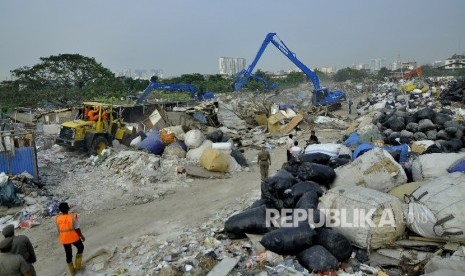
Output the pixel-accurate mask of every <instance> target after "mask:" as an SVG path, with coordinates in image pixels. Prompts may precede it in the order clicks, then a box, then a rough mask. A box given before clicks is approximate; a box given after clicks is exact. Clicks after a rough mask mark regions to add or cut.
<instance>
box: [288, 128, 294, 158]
mask: <svg viewBox="0 0 465 276" xmlns="http://www.w3.org/2000/svg"><path fill="white" fill-rule="evenodd" d="M293 138H294V135H292V134H289V136H288V137H287V140H286V156H287V161H289V160H291V158H292V153H291V148H292V147H293V146H294V139H293Z"/></svg>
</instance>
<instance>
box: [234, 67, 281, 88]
mask: <svg viewBox="0 0 465 276" xmlns="http://www.w3.org/2000/svg"><path fill="white" fill-rule="evenodd" d="M245 73H246V70H245V69H244V70H242V71H240V72H239V73H237V74H236V77H235V78H234V83H235V84H234V86H235V88H236V84H237V82H238V81H239V80H240V79H242V78H243V77H244V75H245ZM249 77H250V78H253V79H255V80H257V81H259V82H261V83H262V84H263V86H264V89H265V90H273V89H276V88H278V84H277V83H276V82H269V81H267V80H266V79H265V78H263V77H261V76H259V75H256V74H252V73H251V74H250V75H249ZM244 84H245V83H244ZM239 89H240V88H239ZM239 89H237V88H236V91H237V90H239Z"/></svg>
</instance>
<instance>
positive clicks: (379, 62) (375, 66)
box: [370, 58, 386, 72]
mask: <svg viewBox="0 0 465 276" xmlns="http://www.w3.org/2000/svg"><path fill="white" fill-rule="evenodd" d="M385 66H386V59H383V58H375V59H372V60H371V64H370V69H371V71H372V72H378V71H379V70H381V68H383V67H385Z"/></svg>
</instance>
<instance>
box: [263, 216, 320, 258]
mask: <svg viewBox="0 0 465 276" xmlns="http://www.w3.org/2000/svg"><path fill="white" fill-rule="evenodd" d="M315 234H316V232H315V231H314V230H312V229H311V228H310V226H309V225H308V223H302V224H300V225H299V226H298V227H283V228H279V229H277V230H273V231H271V232H268V233H266V234H265V235H264V236H263V237H262V239H261V241H260V243H261V244H262V245H263V246H264V247H265V248H266V249H268V250H271V251H273V252H275V253H278V254H280V255H295V254H298V253H299V252H301V251H302V250H305V249H306V248H309V247H310V246H312V240H313V237H314V236H315Z"/></svg>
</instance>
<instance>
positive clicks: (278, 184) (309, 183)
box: [225, 153, 352, 272]
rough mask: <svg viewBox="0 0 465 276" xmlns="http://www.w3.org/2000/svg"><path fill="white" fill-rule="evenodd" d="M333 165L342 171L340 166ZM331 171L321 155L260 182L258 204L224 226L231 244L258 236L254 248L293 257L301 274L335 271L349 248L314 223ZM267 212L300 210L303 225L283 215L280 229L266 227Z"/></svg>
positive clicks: (305, 157)
mask: <svg viewBox="0 0 465 276" xmlns="http://www.w3.org/2000/svg"><path fill="white" fill-rule="evenodd" d="M340 158H341V159H345V158H344V157H340ZM338 162H339V163H340V164H341V165H342V164H345V162H346V161H345V160H342V161H338ZM347 162H348V161H347ZM330 165H331V166H330ZM332 166H333V167H334V166H335V161H334V158H330V156H328V155H326V154H323V153H312V154H304V155H301V156H300V158H298V159H291V160H290V161H289V162H287V163H285V164H284V165H283V168H282V169H281V170H279V171H278V172H277V173H276V174H275V175H274V176H272V177H269V178H266V179H265V180H263V181H262V183H261V199H259V200H257V201H256V202H254V203H253V204H252V205H251V206H250V207H249V208H248V209H246V210H244V211H243V212H242V213H239V214H236V215H233V216H231V217H230V218H229V219H228V220H227V221H226V222H225V231H226V232H227V233H228V235H229V237H230V238H233V239H234V238H244V237H245V234H246V233H250V234H264V236H263V237H262V239H261V241H260V243H261V244H262V245H263V246H264V247H265V248H266V249H268V250H270V251H272V252H275V253H277V254H280V255H293V256H296V257H297V259H298V261H299V263H300V264H301V265H302V266H304V267H305V268H306V269H307V270H309V271H313V272H323V271H332V270H336V271H337V270H338V268H339V262H344V261H347V260H348V259H349V258H350V256H351V254H352V246H351V243H350V242H349V240H347V239H346V238H345V237H344V236H343V235H341V234H339V233H337V232H335V231H334V230H331V229H329V228H325V227H324V225H322V224H321V223H319V222H320V219H324V217H323V216H324V215H323V214H320V212H319V210H318V201H319V197H321V196H322V195H323V193H324V191H325V190H326V189H327V188H328V187H329V185H330V184H331V183H332V182H333V180H334V179H335V177H336V174H335V172H334V169H333V168H332ZM267 209H268V212H269V211H270V210H275V212H281V211H282V210H287V211H289V209H291V210H294V211H295V210H298V209H299V210H304V211H305V212H307V217H308V219H307V220H305V221H301V220H300V219H296V218H295V217H293V216H296V212H289V213H290V216H289V217H286V219H285V220H286V222H287V223H286V224H280V225H274V224H271V223H268V224H267ZM280 214H281V213H280ZM269 218H270V215H268V220H269ZM281 219H282V217H281V218H280V219H278V220H281ZM281 222H282V220H281ZM283 225H284V226H283Z"/></svg>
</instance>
